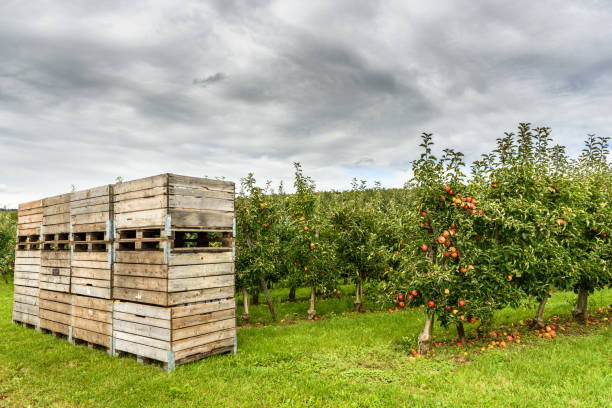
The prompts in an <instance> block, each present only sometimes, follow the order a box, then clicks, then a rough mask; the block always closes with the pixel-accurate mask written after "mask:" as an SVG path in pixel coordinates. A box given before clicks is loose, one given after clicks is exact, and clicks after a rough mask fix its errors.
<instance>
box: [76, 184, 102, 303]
mask: <svg viewBox="0 0 612 408" xmlns="http://www.w3.org/2000/svg"><path fill="white" fill-rule="evenodd" d="M70 230H71V251H72V262H71V275H70V276H71V278H70V291H71V293H75V294H79V295H85V296H94V297H99V298H103V299H111V298H112V297H111V280H112V252H113V245H112V239H113V231H112V186H110V185H107V186H102V187H96V188H92V189H89V190H83V191H77V192H74V193H72V195H71V198H70Z"/></svg>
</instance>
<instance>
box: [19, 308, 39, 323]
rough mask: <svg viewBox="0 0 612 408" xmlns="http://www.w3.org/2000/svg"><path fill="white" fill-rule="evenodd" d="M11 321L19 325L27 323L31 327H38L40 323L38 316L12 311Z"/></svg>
mask: <svg viewBox="0 0 612 408" xmlns="http://www.w3.org/2000/svg"><path fill="white" fill-rule="evenodd" d="M13 320H14V321H16V322H20V323H27V324H31V325H33V326H38V325H39V322H40V318H39V317H38V314H36V315H31V314H27V313H23V312H18V311H15V310H13Z"/></svg>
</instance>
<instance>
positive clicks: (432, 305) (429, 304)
mask: <svg viewBox="0 0 612 408" xmlns="http://www.w3.org/2000/svg"><path fill="white" fill-rule="evenodd" d="M427 306H429V307H430V308H432V309H433V308H434V307H436V303H435V302H434V301H433V300H430V301H429V302H427Z"/></svg>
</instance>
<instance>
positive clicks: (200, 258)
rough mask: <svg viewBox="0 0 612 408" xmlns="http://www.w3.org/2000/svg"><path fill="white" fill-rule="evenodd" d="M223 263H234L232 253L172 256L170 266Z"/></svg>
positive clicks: (196, 253)
mask: <svg viewBox="0 0 612 408" xmlns="http://www.w3.org/2000/svg"><path fill="white" fill-rule="evenodd" d="M162 256H163V254H162ZM221 262H232V252H231V251H224V252H185V253H171V254H170V266H179V265H199V264H212V263H221Z"/></svg>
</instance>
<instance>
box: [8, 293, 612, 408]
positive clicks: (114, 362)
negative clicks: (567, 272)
mask: <svg viewBox="0 0 612 408" xmlns="http://www.w3.org/2000/svg"><path fill="white" fill-rule="evenodd" d="M343 291H345V292H350V287H343ZM281 292H282V291H275V292H274V294H273V296H274V297H275V299H277V301H278V300H280V299H281V298H282V297H283V296H286V295H283V294H282V293H281ZM300 295H301V293H300V292H298V297H300ZM573 300H574V295H573V294H571V293H558V294H555V295H554V296H553V298H552V299H551V301H550V302H549V304H548V305H547V309H546V314H545V316H548V317H550V316H551V315H567V314H568V313H569V311H570V309H571V307H572V301H573ZM610 301H612V290H607V291H601V292H597V293H596V294H595V295H593V296H592V297H591V298H590V299H589V302H590V310H591V311H594V312H595V311H596V310H597V308H598V307H600V306H605V305H608V304H609V303H610ZM351 305H352V299H350V298H348V297H347V298H341V299H330V300H325V301H321V302H319V304H318V309H319V312H321V313H322V314H324V317H323V319H322V320H319V321H317V322H308V321H305V320H301V319H298V317H299V316H303V315H304V314H305V310H306V309H307V308H308V305H307V304H306V302H299V301H298V302H295V303H294V302H290V303H282V304H280V303H279V304H277V307H278V308H279V310H278V315H279V319H282V318H284V317H288V318H291V319H292V320H291V321H289V322H285V324H271V325H263V324H262V325H261V326H251V327H248V328H243V329H241V330H239V332H238V348H239V352H238V354H237V355H226V356H216V357H212V358H209V359H206V360H202V361H199V362H196V363H192V364H188V365H185V366H180V367H178V369H177V370H176V371H174V372H172V373H165V372H163V371H161V369H159V368H158V367H157V366H143V365H139V364H137V363H136V361H135V360H134V359H129V358H115V357H111V356H108V355H107V354H105V353H104V352H103V351H98V350H89V349H87V348H86V347H82V346H72V345H70V344H68V343H67V342H66V341H65V340H61V339H56V338H54V337H52V336H50V335H47V334H42V333H38V332H36V331H34V330H32V329H26V328H23V327H20V326H16V325H13V324H11V307H12V286H10V285H8V286H7V285H0V332H1V333H2V341H1V342H0V361H1V362H0V395H1V397H0V407H5V406H6V407H13V406H14V407H22V406H32V407H45V406H56V407H114V406H122V407H123V406H125V407H144V406H152V407H166V406H167V407H190V406H194V407H195V406H197V407H208V406H210V407H273V406H281V407H301V406H304V407H318V406H333V407H397V406H402V407H610V406H612V329H611V328H610V325H604V324H601V325H597V326H592V327H589V329H588V331H586V329H581V330H582V332H581V333H582V334H580V335H578V334H575V335H563V334H562V335H560V336H559V337H558V338H557V339H554V340H551V339H540V338H538V337H535V336H534V335H527V334H526V335H525V337H524V338H525V341H524V343H523V344H512V345H511V346H510V347H508V348H507V349H504V350H502V349H494V350H490V351H486V352H481V351H480V345H476V344H474V345H470V346H469V347H467V348H461V349H458V348H456V347H454V346H453V347H442V348H437V349H436V352H437V357H434V358H427V359H423V358H422V359H417V360H416V361H410V360H409V356H408V355H407V354H406V351H405V348H402V346H401V344H402V338H411V337H413V336H415V335H416V334H418V332H419V330H420V329H421V325H422V322H423V316H422V313H421V312H420V311H406V312H401V313H364V314H359V315H357V314H354V313H349V312H347V310H350V308H351ZM239 313H240V311H239ZM294 313H297V314H298V316H294V315H293V314H294ZM533 313H534V308H531V309H521V310H503V311H500V312H499V313H498V314H497V315H496V322H495V323H496V324H497V325H500V324H505V325H508V324H509V323H510V322H518V321H519V320H521V319H524V318H526V317H531V316H532V315H533ZM251 314H252V315H253V319H254V320H255V321H257V320H261V322H262V323H266V322H267V321H268V320H267V308H266V305H265V303H263V304H262V305H260V306H255V307H253V309H252V310H251ZM609 317H612V315H609ZM470 326H471V325H470ZM436 331H437V334H438V336H440V338H439V339H441V338H443V337H447V338H452V337H453V335H454V332H453V331H451V332H448V333H447V332H446V331H445V330H443V329H440V328H438V327H436ZM464 352H467V355H466V354H463V353H464Z"/></svg>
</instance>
